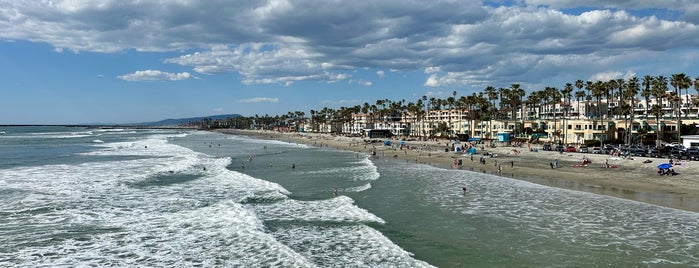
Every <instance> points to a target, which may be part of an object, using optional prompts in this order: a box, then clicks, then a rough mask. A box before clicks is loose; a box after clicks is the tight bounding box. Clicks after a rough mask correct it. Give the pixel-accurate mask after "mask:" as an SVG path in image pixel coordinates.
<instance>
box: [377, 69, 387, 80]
mask: <svg viewBox="0 0 699 268" xmlns="http://www.w3.org/2000/svg"><path fill="white" fill-rule="evenodd" d="M376 75H378V76H379V77H381V78H384V77H386V73H384V71H376Z"/></svg>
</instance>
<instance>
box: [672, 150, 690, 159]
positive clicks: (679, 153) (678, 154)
mask: <svg viewBox="0 0 699 268" xmlns="http://www.w3.org/2000/svg"><path fill="white" fill-rule="evenodd" d="M669 158H677V159H687V153H685V152H684V151H682V150H678V149H673V150H672V151H670V156H669Z"/></svg>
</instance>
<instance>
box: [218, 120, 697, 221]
mask: <svg viewBox="0 0 699 268" xmlns="http://www.w3.org/2000/svg"><path fill="white" fill-rule="evenodd" d="M211 131H214V132H219V133H224V134H235V135H243V136H249V137H254V138H260V139H272V140H279V141H286V142H294V143H300V144H306V145H310V146H316V147H327V148H333V149H337V150H345V151H352V152H359V153H365V154H368V155H371V154H372V150H373V151H375V152H376V155H377V156H379V157H380V158H383V157H391V158H394V159H396V160H404V161H409V162H414V163H419V164H426V165H431V166H435V167H439V168H444V169H454V168H455V167H454V166H453V163H454V161H455V160H457V161H458V159H461V161H462V163H463V165H462V166H461V167H460V169H462V170H470V171H473V172H482V173H488V174H493V175H496V176H501V177H507V178H513V179H518V180H523V181H528V182H532V183H536V184H540V185H546V186H552V187H557V188H563V189H570V190H576V191H584V192H590V193H594V194H599V195H606V196H613V197H618V198H623V199H628V200H634V201H638V202H643V203H648V204H653V205H658V206H663V207H669V208H674V209H680V210H686V211H691V212H699V161H693V162H692V161H682V162H681V165H677V166H675V167H674V168H675V171H677V172H679V173H680V174H679V175H677V176H660V175H658V174H657V172H656V169H657V165H658V164H661V163H667V161H668V159H662V158H648V157H633V158H629V159H624V158H620V157H611V156H610V155H604V154H589V153H588V154H583V153H563V154H559V153H558V152H551V151H541V150H540V151H538V152H533V151H529V149H528V148H527V146H526V145H523V146H522V147H511V146H510V147H495V148H491V147H487V146H486V147H485V148H484V149H485V150H480V149H481V145H476V148H477V154H476V155H473V162H471V157H470V156H468V155H462V153H463V152H462V153H458V154H457V153H454V152H451V151H449V152H445V150H444V148H446V145H447V144H446V143H447V142H448V141H446V140H441V141H405V142H403V148H399V146H384V145H383V143H382V142H381V139H379V140H378V141H379V142H375V143H369V144H366V143H365V142H364V138H362V137H344V136H335V135H331V134H319V133H298V132H276V131H262V130H239V129H215V130H211ZM390 141H391V142H392V143H391V144H393V145H396V144H399V143H400V141H398V140H396V139H390ZM532 147H533V148H536V146H534V145H532ZM408 148H410V149H408ZM539 149H540V148H539ZM514 150H517V151H519V153H517V152H515V151H514ZM485 154H493V155H494V156H496V157H492V158H491V157H489V156H485ZM481 156H484V158H485V164H482V163H479V160H480V158H481ZM583 156H584V157H587V158H588V159H590V160H591V161H592V163H591V164H589V165H587V166H581V165H580V164H581V162H582V158H583ZM555 160H558V167H557V168H551V166H550V165H551V164H552V163H553V162H554V161H555ZM647 160H650V161H652V162H650V163H644V161H647ZM605 161H607V162H608V163H609V165H611V166H614V167H616V168H604V166H603V165H604V163H605ZM496 163H497V164H496ZM498 164H499V166H498ZM500 168H501V171H499V169H500ZM498 173H499V174H498Z"/></svg>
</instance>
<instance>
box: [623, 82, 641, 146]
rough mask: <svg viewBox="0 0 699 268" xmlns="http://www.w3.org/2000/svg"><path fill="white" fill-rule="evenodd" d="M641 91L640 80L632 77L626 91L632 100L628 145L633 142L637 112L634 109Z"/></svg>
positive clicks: (627, 128) (627, 129)
mask: <svg viewBox="0 0 699 268" xmlns="http://www.w3.org/2000/svg"><path fill="white" fill-rule="evenodd" d="M639 90H640V87H639V84H638V78H637V77H635V76H634V77H631V78H629V81H628V82H627V83H626V91H627V96H628V97H629V99H630V100H631V128H632V129H631V130H629V127H628V126H627V127H626V131H627V135H628V138H627V139H628V140H627V143H628V142H630V141H631V133H632V131H633V124H634V117H635V112H634V109H635V108H636V96H637V95H638V92H639Z"/></svg>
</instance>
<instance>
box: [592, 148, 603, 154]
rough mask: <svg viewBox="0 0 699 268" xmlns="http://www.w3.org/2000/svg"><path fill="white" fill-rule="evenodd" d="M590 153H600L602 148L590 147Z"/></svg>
mask: <svg viewBox="0 0 699 268" xmlns="http://www.w3.org/2000/svg"><path fill="white" fill-rule="evenodd" d="M592 153H593V154H601V153H602V148H600V147H592Z"/></svg>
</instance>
